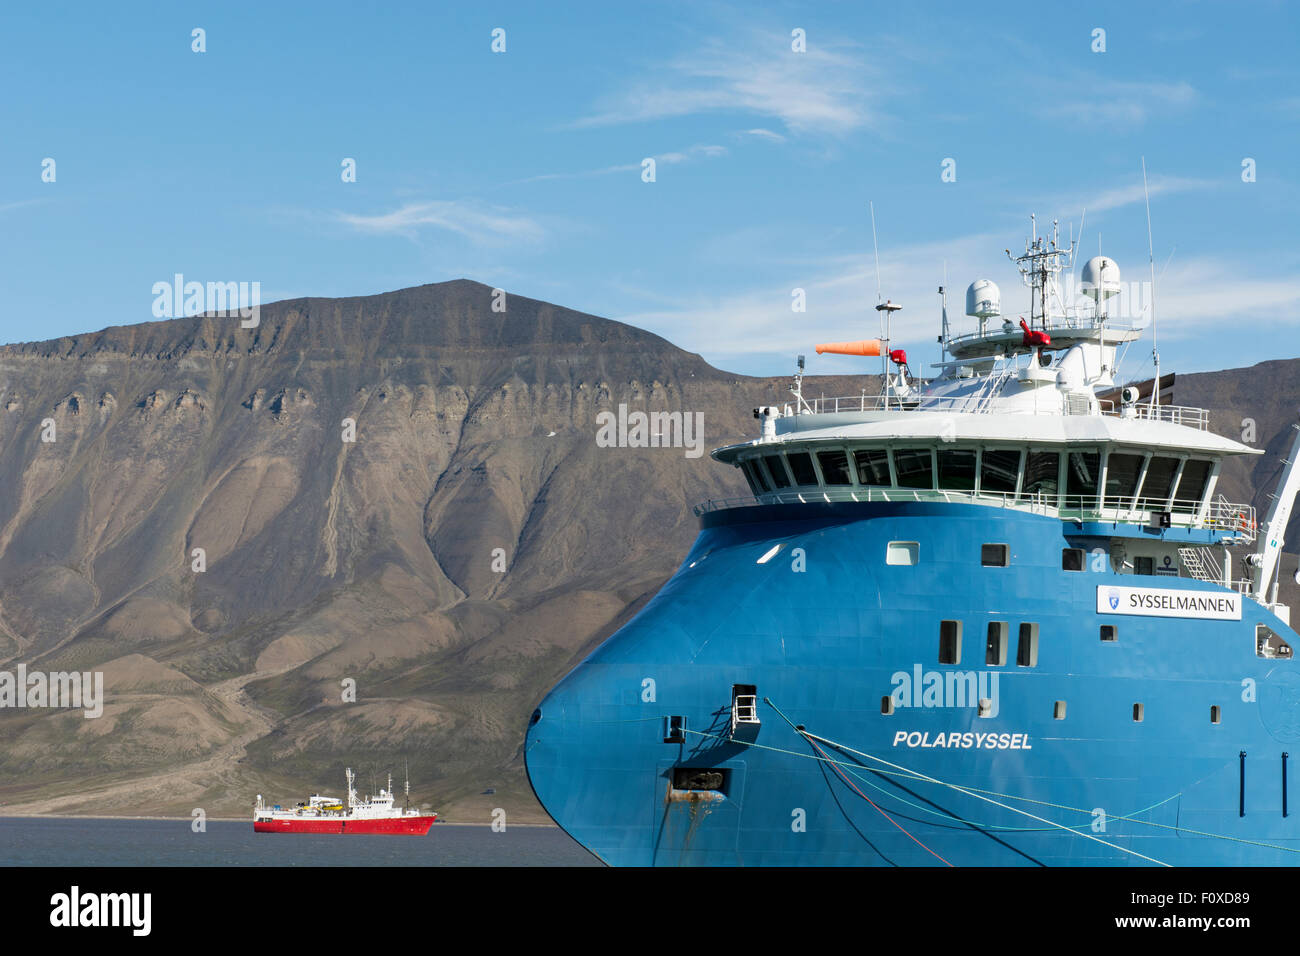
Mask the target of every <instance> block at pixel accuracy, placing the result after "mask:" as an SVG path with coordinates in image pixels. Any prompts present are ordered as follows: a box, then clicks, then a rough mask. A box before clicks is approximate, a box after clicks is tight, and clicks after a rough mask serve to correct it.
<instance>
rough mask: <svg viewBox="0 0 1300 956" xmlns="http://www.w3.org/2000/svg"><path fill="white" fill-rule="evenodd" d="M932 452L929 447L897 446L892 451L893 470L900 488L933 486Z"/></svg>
mask: <svg viewBox="0 0 1300 956" xmlns="http://www.w3.org/2000/svg"><path fill="white" fill-rule="evenodd" d="M933 457H934V453H933V452H932V451H931V450H930V449H929V448H899V449H895V451H894V470H895V471H897V472H898V486H899V487H900V488H933V487H934V461H933Z"/></svg>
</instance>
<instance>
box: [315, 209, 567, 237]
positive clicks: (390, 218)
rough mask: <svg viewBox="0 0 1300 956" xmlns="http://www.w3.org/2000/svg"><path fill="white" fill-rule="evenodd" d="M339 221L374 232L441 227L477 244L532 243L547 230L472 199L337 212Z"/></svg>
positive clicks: (407, 232) (412, 231) (411, 233)
mask: <svg viewBox="0 0 1300 956" xmlns="http://www.w3.org/2000/svg"><path fill="white" fill-rule="evenodd" d="M335 216H336V218H337V220H338V221H339V222H342V223H345V224H346V225H349V226H351V227H353V228H354V229H357V230H358V231H361V232H367V233H371V234H375V235H392V234H396V235H406V236H415V235H416V234H417V233H418V232H419V231H420V230H421V229H422V228H425V227H432V228H435V229H444V230H447V231H448V232H454V233H457V234H459V235H462V236H465V237H466V238H468V239H470V240H471V241H473V242H477V243H485V244H486V243H495V242H503V241H504V242H512V241H513V242H535V241H537V240H540V239H541V238H542V237H543V236H544V235H545V234H546V231H545V230H544V229H543V228H542V226H541V225H539V224H538V223H537V222H536V221H535V220H533V219H532V218H530V217H528V216H525V215H523V214H521V213H517V212H514V211H512V210H509V209H503V208H501V207H498V206H487V205H484V204H482V203H478V202H474V201H471V200H432V201H429V202H416V203H407V204H406V205H404V206H401V207H400V208H398V209H395V210H393V211H392V212H387V213H382V214H380V215H375V216H358V215H353V214H351V213H336V214H335Z"/></svg>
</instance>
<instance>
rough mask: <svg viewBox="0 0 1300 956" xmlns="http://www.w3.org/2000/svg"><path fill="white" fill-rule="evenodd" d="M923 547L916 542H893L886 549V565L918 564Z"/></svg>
mask: <svg viewBox="0 0 1300 956" xmlns="http://www.w3.org/2000/svg"><path fill="white" fill-rule="evenodd" d="M920 556H921V546H920V545H919V544H917V543H916V542H915V541H891V542H889V544H888V546H887V547H886V548H885V563H886V564H916V562H917V561H918V560H919V559H920Z"/></svg>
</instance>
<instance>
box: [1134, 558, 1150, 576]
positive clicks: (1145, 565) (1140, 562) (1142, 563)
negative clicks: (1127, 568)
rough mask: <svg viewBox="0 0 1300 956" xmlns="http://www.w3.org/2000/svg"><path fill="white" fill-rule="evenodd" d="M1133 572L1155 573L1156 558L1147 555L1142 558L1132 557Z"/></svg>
mask: <svg viewBox="0 0 1300 956" xmlns="http://www.w3.org/2000/svg"><path fill="white" fill-rule="evenodd" d="M1133 573H1134V574H1155V573H1156V559H1155V558H1150V557H1148V558H1142V557H1136V558H1134V559H1133Z"/></svg>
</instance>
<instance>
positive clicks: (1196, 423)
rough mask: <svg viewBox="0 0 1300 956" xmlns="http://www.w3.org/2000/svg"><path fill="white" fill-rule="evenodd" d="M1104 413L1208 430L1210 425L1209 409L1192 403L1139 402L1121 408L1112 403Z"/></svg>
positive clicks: (1104, 409) (1103, 410)
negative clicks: (1157, 403)
mask: <svg viewBox="0 0 1300 956" xmlns="http://www.w3.org/2000/svg"><path fill="white" fill-rule="evenodd" d="M1102 414H1103V415H1113V416H1115V417H1117V418H1135V419H1138V420H1139V421H1152V422H1169V423H1170V424H1172V425H1186V426H1187V427H1188V428H1196V429H1199V430H1200V431H1207V430H1208V429H1209V427H1210V413H1209V411H1207V410H1206V409H1204V408H1196V407H1194V406H1192V405H1151V404H1149V403H1147V402H1137V403H1135V404H1132V405H1121V406H1120V407H1119V409H1116V408H1115V407H1114V406H1113V405H1111V407H1110V408H1103V409H1102Z"/></svg>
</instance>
